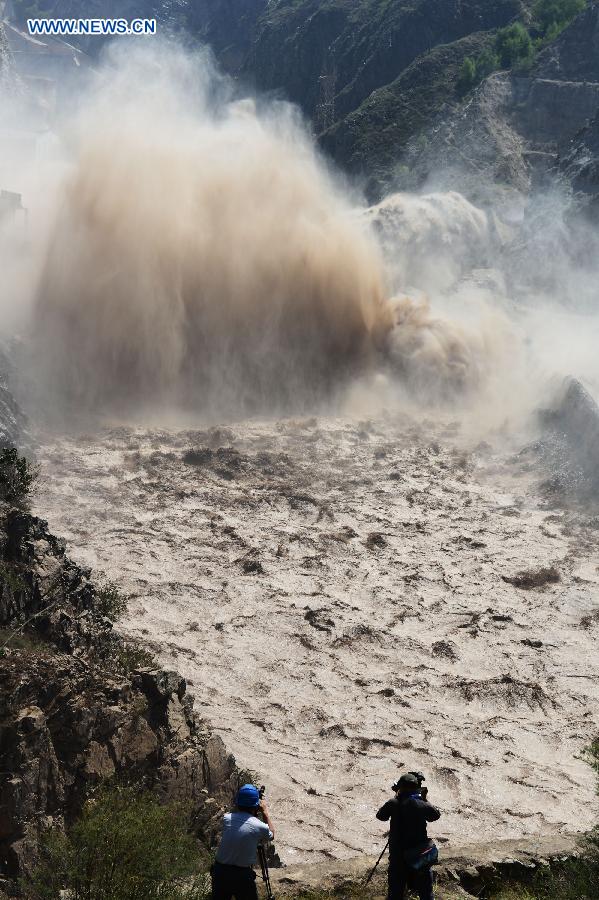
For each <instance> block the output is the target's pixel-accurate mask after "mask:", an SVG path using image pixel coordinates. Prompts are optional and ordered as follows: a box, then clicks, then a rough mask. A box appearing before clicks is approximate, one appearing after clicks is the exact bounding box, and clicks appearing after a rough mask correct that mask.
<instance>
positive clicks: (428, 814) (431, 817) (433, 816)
mask: <svg viewBox="0 0 599 900" xmlns="http://www.w3.org/2000/svg"><path fill="white" fill-rule="evenodd" d="M420 808H421V809H422V812H423V813H424V817H425V819H426V821H427V822H436V821H437V819H440V818H441V811H440V810H438V809H437V807H436V806H433V805H432V803H429V802H428V800H421V801H420Z"/></svg>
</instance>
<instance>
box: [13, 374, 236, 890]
mask: <svg viewBox="0 0 599 900" xmlns="http://www.w3.org/2000/svg"><path fill="white" fill-rule="evenodd" d="M21 419H22V417H21V415H20V413H19V411H18V408H17V406H16V404H15V402H14V400H13V399H12V397H11V395H10V393H9V392H8V390H7V389H6V388H5V387H1V386H0V434H1V435H2V437H1V439H0V445H2V446H5V445H6V444H10V443H14V442H15V440H17V439H18V436H19V434H20V431H19V429H20V425H21ZM109 612H110V610H109V609H108V608H107V606H106V595H105V593H104V594H103V593H102V590H101V589H98V588H97V587H96V586H94V584H93V583H92V581H91V580H90V573H89V571H85V570H83V569H81V568H80V567H78V566H76V565H75V564H74V563H73V562H71V560H70V559H69V557H68V556H67V554H66V552H65V547H64V544H63V543H62V542H61V541H59V540H57V539H56V538H55V537H53V536H52V535H51V534H50V533H49V531H48V528H47V525H46V523H45V522H44V521H42V520H41V519H39V518H36V517H35V516H32V515H30V514H29V513H28V512H27V511H26V510H25V509H23V508H22V507H21V506H14V505H11V504H9V503H6V502H3V501H0V760H1V764H0V882H1V881H2V879H4V881H5V882H6V883H7V884H9V883H10V881H11V879H14V878H16V877H17V876H19V875H22V874H23V873H27V872H28V871H29V870H30V869H31V867H32V866H34V865H35V862H36V858H37V846H38V841H39V838H40V835H41V833H42V832H43V831H44V830H46V829H48V828H63V827H64V826H65V825H68V824H69V823H70V822H72V821H73V820H74V819H75V818H76V817H77V815H78V813H79V811H80V809H81V806H82V803H83V801H84V799H85V797H86V794H87V793H88V791H89V790H90V788H93V786H94V785H96V784H97V783H98V782H99V781H101V780H103V779H106V778H109V777H113V776H116V777H118V778H119V779H121V780H123V779H125V780H133V781H135V782H136V783H141V784H143V785H144V786H145V787H147V788H149V789H151V790H152V791H154V792H156V794H157V795H158V796H159V797H160V798H161V799H163V800H164V801H174V800H177V801H178V800H185V801H186V802H188V803H189V802H191V804H192V806H193V814H194V823H195V827H196V830H197V833H198V836H199V837H200V838H201V839H202V840H203V841H204V842H205V843H207V844H210V843H211V842H212V841H213V839H214V836H215V833H216V829H217V827H218V823H219V819H220V814H221V812H222V804H226V803H228V802H229V801H230V798H231V795H232V793H233V791H234V788H235V786H236V783H237V782H236V769H235V763H234V759H233V757H232V756H231V755H229V754H228V753H227V751H226V750H225V747H224V745H223V743H222V741H221V739H220V738H218V737H216V736H214V735H212V734H210V732H209V731H208V730H207V729H206V728H205V726H204V725H203V723H202V722H201V721H200V720H199V719H198V718H197V716H196V715H195V714H194V712H193V698H192V697H191V696H190V695H189V694H188V693H187V688H186V683H185V680H184V679H183V678H181V677H180V676H179V675H177V674H176V673H174V672H165V671H159V670H158V669H157V668H156V667H155V666H153V665H152V664H151V662H150V661H149V660H148V659H147V654H144V653H143V652H142V651H141V650H140V649H139V648H138V647H136V646H134V645H132V644H128V643H126V642H125V641H123V640H122V638H121V637H120V636H119V635H118V634H116V632H115V631H114V630H113V626H112V622H111V620H110V618H109V617H108V615H107V614H108V613H109ZM0 888H1V884H0Z"/></svg>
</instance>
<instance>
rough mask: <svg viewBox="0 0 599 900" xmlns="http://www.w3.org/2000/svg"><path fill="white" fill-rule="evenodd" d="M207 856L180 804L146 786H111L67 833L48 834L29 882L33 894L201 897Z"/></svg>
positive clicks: (88, 898) (110, 899)
mask: <svg viewBox="0 0 599 900" xmlns="http://www.w3.org/2000/svg"><path fill="white" fill-rule="evenodd" d="M208 863H209V860H208V857H207V854H206V852H205V851H202V850H201V849H200V847H199V845H198V843H197V841H196V840H195V839H194V838H193V837H192V836H191V834H190V833H189V831H188V821H187V816H186V815H185V812H184V810H183V809H182V808H181V807H178V806H175V805H171V806H161V805H160V804H159V803H158V801H157V800H156V799H155V798H154V797H153V796H152V795H151V794H150V793H148V792H147V791H140V790H138V789H136V788H132V787H120V786H110V787H104V788H103V789H101V790H100V791H99V792H98V794H97V795H96V796H95V797H94V798H92V799H90V800H88V801H87V803H86V804H85V806H84V808H83V812H82V814H81V818H80V819H79V820H78V821H77V822H76V824H75V825H74V826H73V827H72V828H71V829H70V830H69V831H68V832H67V834H66V835H65V834H62V833H60V832H56V831H54V832H50V833H48V834H47V835H46V837H45V839H44V841H43V846H42V862H41V863H40V865H39V867H38V870H37V871H36V873H35V875H34V876H33V878H32V880H31V881H30V882H28V883H26V884H24V886H23V887H24V891H25V896H26V897H28V898H30V900H59V898H60V896H61V893H60V892H61V891H66V892H67V895H68V897H69V900H200V898H205V897H208V896H209V893H208V884H207V881H208V879H207V877H206V875H205V874H204V875H203V874H201V873H202V872H204V871H205V869H206V868H207V865H208Z"/></svg>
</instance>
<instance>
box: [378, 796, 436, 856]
mask: <svg viewBox="0 0 599 900" xmlns="http://www.w3.org/2000/svg"><path fill="white" fill-rule="evenodd" d="M440 816H441V813H440V812H439V810H438V809H437V808H436V807H435V806H432V805H431V804H430V803H428V802H427V801H426V800H423V799H422V797H419V796H414V795H413V794H410V795H408V796H403V797H402V796H401V794H400V795H399V796H398V797H394V798H393V799H392V800H387V802H386V803H385V804H384V806H381V808H380V809H379V811H378V812H377V814H376V817H377V819H380V820H381V822H387V821H388V820H389V819H391V831H390V835H389V853H390V855H391V856H395V855H396V854H397V853H401V851H403V850H407V849H408V848H409V847H418V846H421V845H422V844H424V843H425V842H426V841H427V840H428V834H427V831H426V825H427V822H436V821H437V819H438V818H440Z"/></svg>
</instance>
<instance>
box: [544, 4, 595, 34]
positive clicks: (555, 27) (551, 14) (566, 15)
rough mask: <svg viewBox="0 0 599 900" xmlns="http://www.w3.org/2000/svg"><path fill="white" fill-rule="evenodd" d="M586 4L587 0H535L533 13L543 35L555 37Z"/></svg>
mask: <svg viewBox="0 0 599 900" xmlns="http://www.w3.org/2000/svg"><path fill="white" fill-rule="evenodd" d="M586 6H587V0H536V3H535V5H534V6H533V15H534V17H535V19H536V21H537V22H538V23H539V27H540V29H541V32H542V33H543V35H544V36H545V37H555V36H556V35H558V34H559V32H560V31H562V30H563V29H564V28H565V27H566V25H568V24H569V23H570V22H571V21H572V19H573V18H574V17H575V16H577V15H578V14H579V13H581V12H582V11H583V9H585V8H586Z"/></svg>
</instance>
